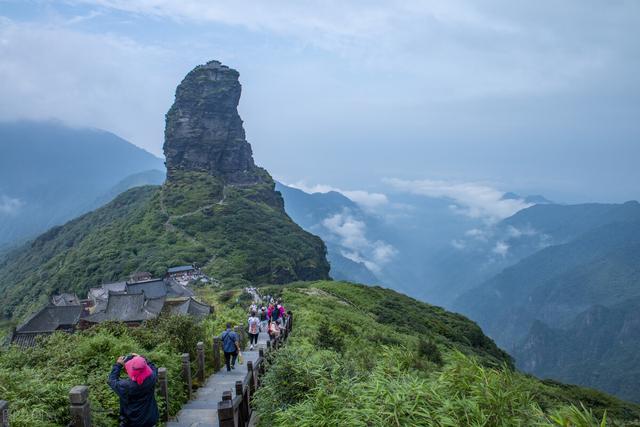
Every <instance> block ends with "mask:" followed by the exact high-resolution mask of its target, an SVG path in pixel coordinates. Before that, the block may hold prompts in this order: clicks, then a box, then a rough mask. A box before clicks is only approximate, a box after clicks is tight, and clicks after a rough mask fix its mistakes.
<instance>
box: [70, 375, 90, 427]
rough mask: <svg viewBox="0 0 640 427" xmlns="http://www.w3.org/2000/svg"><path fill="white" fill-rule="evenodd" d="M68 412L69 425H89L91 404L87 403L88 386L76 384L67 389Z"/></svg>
mask: <svg viewBox="0 0 640 427" xmlns="http://www.w3.org/2000/svg"><path fill="white" fill-rule="evenodd" d="M69 402H70V403H71V405H70V406H69V412H70V413H71V424H70V425H71V426H73V427H91V406H90V405H89V387H87V386H84V385H77V386H75V387H73V388H72V389H71V390H70V391H69Z"/></svg>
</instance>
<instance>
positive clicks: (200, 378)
mask: <svg viewBox="0 0 640 427" xmlns="http://www.w3.org/2000/svg"><path fill="white" fill-rule="evenodd" d="M196 350H197V357H198V382H199V383H200V386H202V385H203V384H204V343H203V342H202V341H200V342H199V343H198V344H196Z"/></svg>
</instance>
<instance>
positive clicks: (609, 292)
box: [453, 202, 640, 401]
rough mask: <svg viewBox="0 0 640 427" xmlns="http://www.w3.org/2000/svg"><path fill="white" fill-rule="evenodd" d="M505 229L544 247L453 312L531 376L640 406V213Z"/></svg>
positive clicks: (538, 218) (550, 215)
mask: <svg viewBox="0 0 640 427" xmlns="http://www.w3.org/2000/svg"><path fill="white" fill-rule="evenodd" d="M504 225H507V226H513V227H518V229H521V228H523V227H526V229H527V230H529V232H528V239H527V242H528V243H525V248H528V249H526V250H525V252H526V251H527V250H529V249H530V248H532V245H531V242H535V241H537V242H541V241H544V242H545V247H544V248H542V249H540V250H538V251H535V252H533V253H532V254H530V255H528V256H526V257H524V258H522V259H521V260H520V261H518V262H516V263H515V264H513V265H511V266H509V267H507V268H505V269H504V270H503V271H502V272H500V273H498V274H497V275H495V276H494V277H492V278H490V279H488V280H486V281H485V282H484V283H482V284H480V285H479V286H477V287H475V288H474V289H471V290H469V291H468V292H466V293H465V294H463V295H462V296H461V297H459V298H458V299H457V300H456V301H455V302H454V304H453V307H454V309H456V310H457V311H460V312H462V313H464V314H466V315H468V316H469V317H471V318H472V319H474V320H476V321H477V322H478V323H479V324H480V325H481V326H482V327H483V329H484V330H485V331H486V332H487V333H488V334H489V335H490V336H491V337H492V338H494V339H495V340H496V342H497V343H498V344H499V345H500V346H501V347H502V348H505V349H506V350H507V351H509V352H510V353H511V354H513V355H514V356H515V357H516V362H517V364H518V366H519V367H520V368H522V369H524V370H526V371H528V372H531V373H533V374H536V375H539V376H548V377H552V378H555V379H559V380H562V381H569V382H577V383H580V384H582V385H587V386H591V387H596V388H600V389H603V390H605V391H608V392H611V393H614V394H616V395H618V396H621V397H623V398H626V399H632V400H635V401H640V371H638V369H637V367H638V366H640V357H639V356H638V355H639V354H640V327H639V326H640V322H639V320H640V318H638V316H637V314H636V313H638V312H640V204H638V203H637V202H628V203H625V204H621V205H611V204H585V205H573V206H560V205H540V206H534V207H531V208H529V209H525V210H523V211H521V212H519V213H518V214H516V215H514V216H513V217H511V218H509V219H507V220H505V221H504Z"/></svg>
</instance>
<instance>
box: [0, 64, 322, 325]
mask: <svg viewBox="0 0 640 427" xmlns="http://www.w3.org/2000/svg"><path fill="white" fill-rule="evenodd" d="M193 97H195V98H193ZM239 97H240V84H239V82H238V73H237V72H236V71H235V70H231V69H229V68H228V67H225V66H223V65H221V64H220V63H218V62H215V61H214V62H210V63H208V64H207V65H205V66H199V67H196V68H195V69H194V70H193V71H192V72H191V73H189V74H188V75H187V77H185V79H184V80H183V82H182V83H181V84H180V86H179V87H178V89H177V91H176V101H175V103H174V106H173V107H172V109H171V110H170V112H169V113H168V114H167V126H166V131H165V152H166V157H167V168H168V178H167V181H166V182H165V184H164V185H163V186H162V187H153V186H148V187H139V188H134V189H132V190H129V191H128V192H126V193H124V194H122V195H120V196H119V197H118V198H116V199H115V200H114V201H113V202H111V203H109V204H108V205H106V206H105V207H103V208H100V209H98V210H96V211H94V212H91V213H89V214H86V215H84V216H82V217H80V218H78V219H76V220H73V221H71V222H69V223H67V224H65V225H63V226H60V227H54V228H53V229H51V230H49V231H48V232H46V233H44V234H43V235H41V236H39V237H38V238H36V239H35V240H34V241H32V242H30V243H28V244H26V245H24V246H22V247H21V248H19V249H16V250H14V251H13V252H11V253H10V254H8V255H7V257H6V259H5V260H4V261H3V262H2V264H0V295H2V301H1V302H2V303H1V304H0V307H1V310H2V313H1V315H2V317H3V318H9V317H14V318H15V317H20V316H23V315H24V314H26V313H27V312H29V311H30V310H31V309H33V308H35V307H36V306H39V305H41V304H42V303H43V302H45V301H46V300H47V299H48V298H49V296H50V295H51V294H52V293H54V292H58V291H75V292H78V293H79V294H80V295H84V294H85V292H86V290H87V289H88V288H89V287H91V286H95V285H97V284H100V283H102V282H107V281H111V280H116V279H119V278H122V277H126V276H127V275H128V274H129V273H131V272H133V271H150V272H151V273H153V274H155V275H161V274H163V273H164V271H165V269H166V268H167V267H168V266H171V265H180V264H185V263H186V264H190V263H196V264H198V265H200V266H201V267H202V268H203V269H204V271H205V272H206V273H207V274H209V275H210V276H212V277H213V278H214V279H216V280H218V281H220V282H221V283H222V284H223V285H226V286H232V285H244V284H249V283H286V282H291V281H295V280H311V279H323V278H327V277H328V271H329V265H328V263H327V261H326V258H325V254H326V249H325V246H324V244H323V242H322V241H321V240H320V239H319V238H318V237H315V236H313V235H311V234H309V233H307V232H305V231H304V230H302V229H301V228H300V227H299V226H298V225H297V224H295V223H294V222H293V221H292V220H291V219H290V218H289V217H288V216H287V215H286V213H285V212H284V208H283V201H282V198H281V197H280V195H279V193H277V192H275V191H274V186H275V183H274V181H273V180H272V178H271V176H270V175H269V174H268V172H267V171H266V170H264V169H262V168H259V167H257V166H255V164H254V163H253V158H252V155H251V147H250V145H249V143H248V142H247V141H246V140H245V139H244V130H243V129H242V121H241V120H240V117H239V115H238V113H237V105H238V101H239ZM184 123H188V125H189V126H191V127H190V128H188V129H185V128H184V126H183V124H184ZM231 130H233V131H231Z"/></svg>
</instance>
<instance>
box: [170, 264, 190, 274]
mask: <svg viewBox="0 0 640 427" xmlns="http://www.w3.org/2000/svg"><path fill="white" fill-rule="evenodd" d="M191 270H195V268H193V266H192V265H181V266H179V267H171V268H169V269H168V270H167V273H169V274H175V273H183V272H186V271H191Z"/></svg>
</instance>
